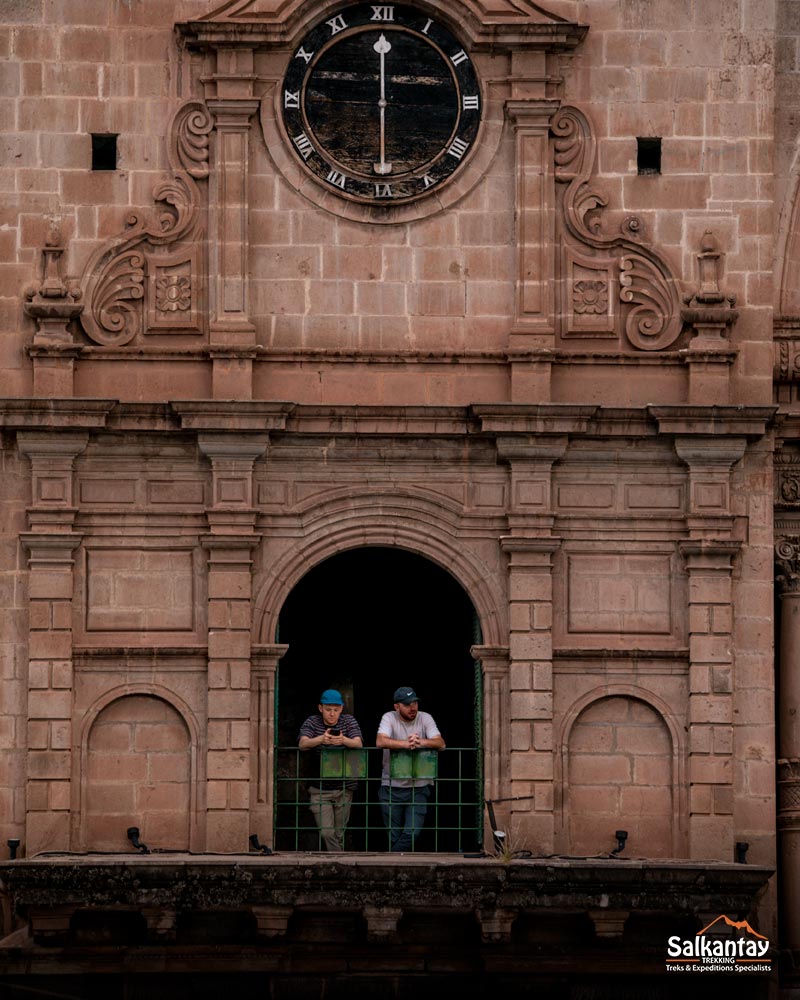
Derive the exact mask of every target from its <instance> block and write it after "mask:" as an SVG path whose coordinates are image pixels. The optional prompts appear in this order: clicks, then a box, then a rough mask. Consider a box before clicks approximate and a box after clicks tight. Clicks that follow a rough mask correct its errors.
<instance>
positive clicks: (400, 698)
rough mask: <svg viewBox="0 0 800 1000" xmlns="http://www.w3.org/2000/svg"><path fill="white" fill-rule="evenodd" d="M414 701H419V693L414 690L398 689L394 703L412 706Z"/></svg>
mask: <svg viewBox="0 0 800 1000" xmlns="http://www.w3.org/2000/svg"><path fill="white" fill-rule="evenodd" d="M412 701H419V698H418V697H417V692H416V691H415V690H414V688H398V689H397V690H396V691H395V693H394V703H395V704H397V703H398V702H400V704H401V705H410V704H411V702H412Z"/></svg>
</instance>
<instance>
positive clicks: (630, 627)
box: [567, 553, 671, 635]
mask: <svg viewBox="0 0 800 1000" xmlns="http://www.w3.org/2000/svg"><path fill="white" fill-rule="evenodd" d="M567 579H568V584H567V631H568V632H570V633H609V632H615V633H618V634H623V635H641V634H646V635H667V634H669V633H670V631H671V614H670V607H671V582H670V559H669V556H667V555H639V554H633V553H629V554H614V553H607V554H606V553H602V554H600V553H598V554H594V553H591V554H590V553H583V554H579V553H573V554H572V555H570V557H569V563H568V577H567Z"/></svg>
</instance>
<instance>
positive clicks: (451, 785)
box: [275, 546, 482, 852]
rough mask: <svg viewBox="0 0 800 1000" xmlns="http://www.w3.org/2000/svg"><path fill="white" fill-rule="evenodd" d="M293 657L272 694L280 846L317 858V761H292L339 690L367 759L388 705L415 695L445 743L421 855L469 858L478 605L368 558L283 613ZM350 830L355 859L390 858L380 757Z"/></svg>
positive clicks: (450, 581) (449, 580)
mask: <svg viewBox="0 0 800 1000" xmlns="http://www.w3.org/2000/svg"><path fill="white" fill-rule="evenodd" d="M277 639H278V640H279V641H280V642H281V643H287V644H288V646H289V651H288V652H287V654H286V655H285V656H284V657H283V659H282V660H281V663H280V666H279V670H278V684H277V691H276V698H277V705H276V719H277V726H276V739H277V746H278V751H277V754H276V759H277V768H276V776H277V787H276V799H275V801H276V804H277V809H276V814H275V815H276V830H275V846H276V847H277V848H278V849H283V850H318V849H320V846H321V844H320V840H319V836H318V832H317V830H316V827H315V825H314V821H313V819H312V817H311V814H310V811H309V810H308V808H307V806H306V805H305V802H306V791H305V780H304V779H305V778H307V777H308V776H309V773H308V772H309V768H311V769H313V768H318V767H319V761H318V759H316V755H315V754H314V752H307V753H304V754H299V753H298V752H296V751H295V749H294V748H295V747H296V745H297V737H298V731H299V728H300V725H301V724H302V721H303V719H305V718H306V716H308V715H310V714H312V713H313V712H314V711H315V710H316V706H317V702H318V700H319V696H320V692H321V691H323V690H324V689H326V688H331V687H332V688H337V689H338V690H340V691H341V692H342V694H343V695H344V696H345V701H346V704H347V709H346V710H347V711H351V712H352V713H353V714H354V715H355V717H356V719H357V720H358V722H359V724H360V726H361V729H362V731H363V734H364V745H365V747H374V746H375V736H376V734H377V729H378V723H379V721H380V718H381V716H382V714H383V713H384V712H388V711H390V710H391V709H392V694H393V692H394V690H395V688H397V687H398V686H400V685H410V686H412V687H413V688H414V689H415V690H416V691H417V693H418V694H419V696H420V708H421V709H422V710H423V711H426V712H430V713H431V714H432V715H433V717H434V719H435V720H436V722H437V724H438V726H439V728H440V730H441V731H442V734H443V736H444V738H445V740H446V742H447V747H448V749H447V750H446V751H444V752H443V753H441V754H439V755H438V758H437V763H438V779H437V781H436V785H435V795H436V802H437V806H436V809H435V810H431V811H429V817H428V819H427V822H426V829H425V833H424V834H423V836H422V838H421V839H420V841H419V844H418V848H417V849H418V850H420V851H434V850H437V851H448V852H453V851H464V850H474V849H475V848H476V847H477V846H478V844H479V840H480V836H481V828H482V823H481V792H480V786H481V758H480V742H481V741H480V717H481V705H480V691H481V685H480V676H479V674H478V669H477V668H476V664H475V662H474V661H473V659H472V657H471V655H470V646H471V645H473V644H474V643H475V642H478V641H480V633H479V630H478V625H477V617H476V614H475V610H474V608H473V606H472V603H471V601H470V599H469V597H468V596H467V594H466V593H465V591H464V590H463V589H462V587H461V586H460V585H459V583H458V582H457V581H456V580H455V579H454V577H452V576H451V575H450V574H449V573H448V572H446V571H445V570H444V569H442V568H441V567H440V566H438V565H436V564H435V563H433V562H431V561H430V560H428V559H425V558H423V557H422V556H419V555H415V554H414V553H411V552H407V551H405V550H402V549H394V548H386V547H377V546H376V547H365V548H360V549H353V550H350V551H347V552H342V553H339V554H337V555H335V556H332V557H331V558H329V559H327V560H325V561H324V562H322V563H320V564H319V565H318V566H316V567H314V568H313V569H312V570H310V571H309V572H308V573H307V574H306V576H304V577H303V579H302V580H300V582H299V583H298V584H297V585H296V586H295V587H294V589H293V590H292V592H291V593H290V595H289V597H288V598H287V599H286V602H285V604H284V606H283V608H282V609H281V613H280V618H279V625H278V636H277ZM367 767H368V772H367V777H366V778H365V779H364V780H361V781H359V784H358V788H357V791H356V794H355V800H354V806H353V813H352V816H351V820H350V823H349V827H348V833H347V839H346V848H347V849H348V850H361V851H363V850H369V851H382V850H385V849H386V848H387V843H386V837H385V834H384V831H383V828H382V824H381V819H380V813H379V810H378V807H377V805H375V803H376V802H377V789H378V784H379V781H380V753H379V752H378V751H376V750H371V751H369V752H368V754H367Z"/></svg>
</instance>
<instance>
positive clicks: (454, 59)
mask: <svg viewBox="0 0 800 1000" xmlns="http://www.w3.org/2000/svg"><path fill="white" fill-rule="evenodd" d="M468 58H469V56H468V55H467V53H466V52H465V51H464V50H463V49H459V50H458V52H455V53H453V55H451V56H450V62H451V63H452V64H453V65H454V66H459V65H460V64H461V63H462V62H466V60H467V59H468Z"/></svg>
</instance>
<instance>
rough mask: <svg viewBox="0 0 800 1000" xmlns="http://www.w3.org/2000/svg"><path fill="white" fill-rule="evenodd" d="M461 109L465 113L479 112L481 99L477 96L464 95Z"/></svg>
mask: <svg viewBox="0 0 800 1000" xmlns="http://www.w3.org/2000/svg"><path fill="white" fill-rule="evenodd" d="M461 107H462V108H463V109H464V110H465V111H477V110H478V109H479V108H480V99H479V98H478V95H477V94H474V95H473V94H469V95H467V94H464V96H463V97H462V99H461Z"/></svg>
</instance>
